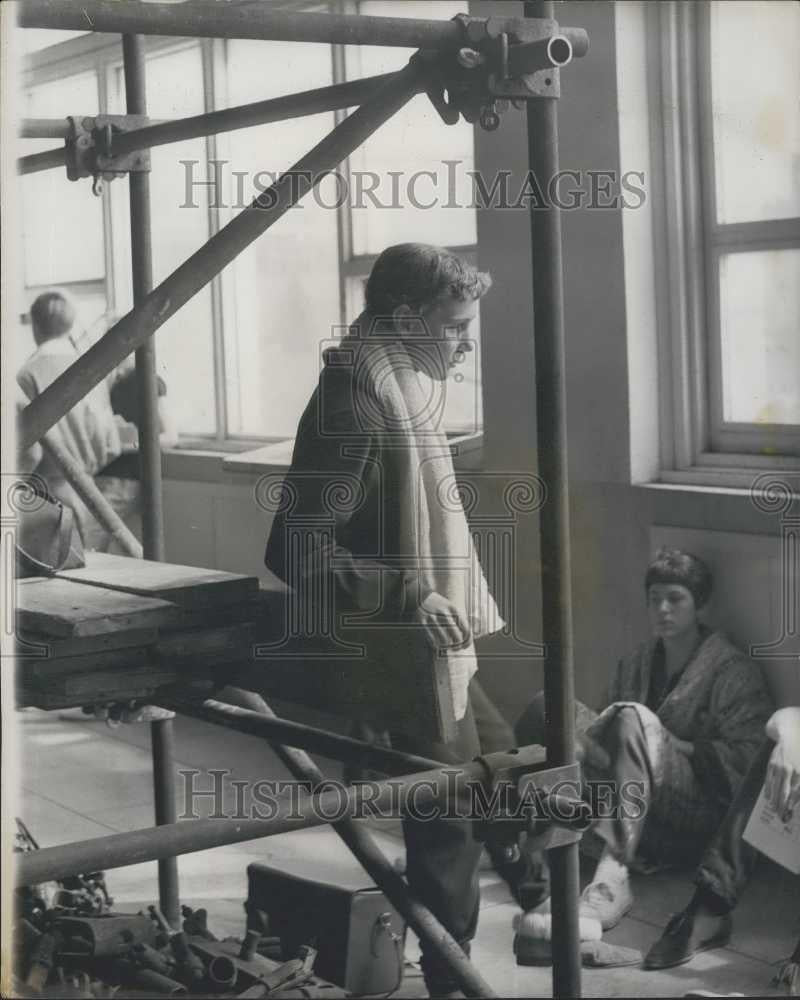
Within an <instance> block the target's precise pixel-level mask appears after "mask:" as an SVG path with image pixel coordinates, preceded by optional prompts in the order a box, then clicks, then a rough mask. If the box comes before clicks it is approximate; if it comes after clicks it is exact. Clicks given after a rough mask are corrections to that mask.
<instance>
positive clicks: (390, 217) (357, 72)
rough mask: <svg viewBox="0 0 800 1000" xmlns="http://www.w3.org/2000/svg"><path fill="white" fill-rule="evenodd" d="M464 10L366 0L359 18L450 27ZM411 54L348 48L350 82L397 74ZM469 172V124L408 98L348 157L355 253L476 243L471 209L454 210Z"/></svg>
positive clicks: (466, 190) (463, 198)
mask: <svg viewBox="0 0 800 1000" xmlns="http://www.w3.org/2000/svg"><path fill="white" fill-rule="evenodd" d="M423 7H424V12H423ZM463 8H464V4H463V3H461V2H455V3H453V2H434V3H426V4H424V5H420V4H418V3H414V2H402V0H369V2H365V3H360V4H359V13H361V14H374V15H379V16H384V17H419V16H424V17H426V18H433V19H441V20H449V19H450V18H452V17H453V16H454V15H455V14H458V13H459V11H462V10H463ZM412 54H413V49H396V48H388V47H385V48H378V47H374V46H361V45H358V46H356V45H351V46H348V48H347V49H346V60H347V62H346V66H347V76H348V79H351V80H354V79H358V78H359V77H362V76H373V75H375V74H377V73H388V72H392V71H393V70H397V69H401V68H402V67H403V66H404V65H405V64H406V63H407V62H408V59H409V57H410V56H411V55H412ZM445 161H451V165H450V166H449V167H448V165H447V164H446V163H445ZM452 161H455V163H452ZM473 166H474V143H473V127H472V125H469V124H468V123H467V122H464V121H459V122H458V124H457V125H445V124H444V122H443V121H442V120H441V118H440V117H439V114H438V112H437V111H436V110H435V109H434V107H433V105H432V104H431V102H430V100H429V99H428V98H427V97H426V96H425V95H424V94H421V95H418V96H417V97H415V98H413V100H411V101H410V102H409V103H408V104H407V105H406V106H405V107H404V108H403V109H402V111H400V112H398V113H397V114H396V115H394V116H393V117H392V118H391V119H390V120H389V121H388V122H387V123H386V124H385V125H383V126H382V127H381V128H380V129H379V130H378V132H376V133H375V135H373V136H372V137H371V138H370V139H369V140H368V141H367V142H366V143H364V145H363V146H361V147H360V148H359V149H358V150H356V152H355V153H354V154H353V155H352V156H351V157H350V169H351V172H352V183H351V192H350V193H351V199H350V203H351V205H352V206H353V207H352V220H353V252H354V253H355V254H373V253H380V251H381V250H383V249H384V247H386V246H388V245H390V244H392V243H402V242H406V241H412V242H413V241H420V242H429V243H439V244H442V245H444V246H457V245H467V244H472V243H474V242H475V240H476V238H477V237H476V231H477V230H476V222H475V211H474V209H468V208H465V207H455V206H466V205H469V204H470V202H471V199H472V187H471V180H470V178H469V176H468V174H467V171H470V170H472V169H473ZM390 171H394V172H395V175H396V176H395V178H394V179H393V178H392V176H391V174H390ZM431 172H432V173H433V176H431ZM393 185H396V189H394V188H393ZM373 186H374V193H373V194H370V193H369V190H370V188H372V187H373ZM448 204H453V206H454V207H446V206H447V205H448ZM390 206H394V207H390Z"/></svg>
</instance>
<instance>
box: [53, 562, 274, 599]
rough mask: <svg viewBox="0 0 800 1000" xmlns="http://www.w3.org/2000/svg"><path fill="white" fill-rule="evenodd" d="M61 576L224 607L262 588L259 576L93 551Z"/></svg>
mask: <svg viewBox="0 0 800 1000" xmlns="http://www.w3.org/2000/svg"><path fill="white" fill-rule="evenodd" d="M58 576H59V577H60V578H62V579H65V580H71V581H73V582H74V583H81V584H88V585H90V586H92V587H103V588H106V589H108V590H118V591H123V592H124V593H127V594H139V595H141V596H143V597H159V598H162V599H163V600H166V601H172V602H173V603H175V604H179V605H181V607H184V608H207V607H220V606H223V605H228V604H236V603H239V602H241V601H246V600H247V599H248V598H249V597H251V596H252V595H254V594H255V593H256V592H257V591H258V578H257V577H254V576H243V575H241V574H239V573H225V572H223V571H222V570H216V569H201V568H198V567H197V566H175V565H172V564H171V563H163V562H155V561H154V560H151V559H132V558H131V557H129V556H113V555H108V554H106V553H104V552H89V553H87V555H86V566H85V567H84V568H83V569H71V570H66V571H65V572H63V573H59V574H58Z"/></svg>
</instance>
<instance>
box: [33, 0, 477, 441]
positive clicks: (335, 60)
mask: <svg viewBox="0 0 800 1000" xmlns="http://www.w3.org/2000/svg"><path fill="white" fill-rule="evenodd" d="M280 6H283V7H293V8H298V7H299V8H302V9H306V10H308V9H311V10H320V9H330V10H334V11H336V12H340V13H345V12H346V13H354V12H357V10H358V6H359V5H358V3H357V2H356V0H330V2H328V3H320V2H306V0H301V2H300V3H297V2H296V0H295V2H292V3H280ZM191 47H197V48H198V49H199V51H200V56H201V60H202V74H203V97H204V107H205V110H206V111H212V110H215V107H216V106H220V105H221V106H225V104H226V95H227V68H228V43H227V40H226V39H222V38H219V39H218V38H213V39H212V38H208V39H197V38H192V37H172V36H170V37H159V36H147V37H146V38H145V51H146V54H147V55H151V54H154V53H158V54H167V53H168V52H171V51H180V50H181V49H184V48H191ZM329 48H330V53H331V60H332V82H333V83H334V84H336V83H341V82H345V81H346V80H347V74H346V64H345V50H344V47H343V46H341V45H331V46H329ZM121 67H122V44H121V41H120V39H119V37H118V36H109V35H94V34H87V35H85V36H83V37H78V38H73V39H69V40H67V41H63V42H58V43H55V44H53V45H51V46H48V47H47V48H44V49H40V50H38V51H36V52H33V53H30V54H28V55H26V56H25V61H24V68H23V73H22V86H23V88H25V89H28V88H32V87H36V86H38V85H40V84H43V83H47V82H50V81H53V80H58V79H60V78H63V77H65V76H71V75H73V74H75V73H80V72H94V73H95V75H96V79H97V88H98V113H100V114H106V113H109V105H110V99H111V95H112V93H113V92H114V88H115V86H116V83H115V76H116V75H117V74H118V73H119V72H120V70H121ZM70 111H73V112H74V113H79V112H81V111H83V109H80V108H75V109H70V108H66V109H65V116H66V114H68V113H69V112H70ZM347 113H348V112H347V109H340V110H338V111H335V112H334V121H335V124H337V125H338V124H339V122H341V121H342V120H343V119H344V118H345V117H346V116H347ZM220 148H223V149H224V140H223V142H222V143H221V142H220V141H219V140H218V137H217V136H216V135H209V136H207V137H206V153H207V156H208V159H209V161H210V162H211V161H213V160H216V159H218V158H219V156H220V153H219V150H220ZM340 170H341V171H342V172H343V173H344V174H345V176H346V177H348V178H349V176H350V170H351V167H350V159H349V157H348V158H347V159H346V160H345V161H343V163H342V164H341V166H340ZM204 196H205V197H206V198H207V203H206V204H207V211H208V225H209V238H211V237H213V236H214V235H215V234H216V233H217V232H218V231H219V230H220V229H221V228H222V227H223V226H225V225H226V224H227V222H228V221H230V219H231V218H232V217H233V214H235V213H234V211H233V209H231V208H230V207H229V206H227V205H226V204H225V203H223V204H222V205H220V206H215V205H214V203H213V198H212V189H211V188H210V187H209V188H207V189H206V192H205V195H201V197H204ZM101 197H102V215H103V246H104V260H105V277H104V287H105V295H106V301H107V308H108V311H109V312H110V313H114V312H116V311H117V302H118V301H119V295H118V289H119V287H120V283H121V282H124V281H126V280H127V276H126V275H123V274H122V270H121V269H122V261H121V259H120V257H121V256H122V255H121V254H120V252H119V249H118V246H117V245H115V244H118V242H119V241H118V239H116V240H115V236H117V233H116V227H117V226H118V225H119V221H118V220H117V219H115V213H114V211H113V210H112V203H111V192H110V190H109V185H108V184H106V185H104V186H103V191H102V195H101ZM336 225H337V245H338V282H339V302H340V320H341V323H342V325H345V324H346V323H347V322H348V321H350V320H352V318H353V317H352V316H350V315H348V288H349V285H350V283H351V282H352V280H353V278H356V277H366V276H367V275H368V273H369V270H370V269H371V267H372V264H373V263H374V261H375V259H376V257H377V254H356V253H354V252H353V220H352V208H351V206H350V204H349V203H348V202H345V203H344V204H343V205H341V206H340V207H339V208H338V209H337V218H336ZM451 249H452V250H454V252H457V253H461V254H463V255H464V256H465V257H466V258H467V259H468V260H470V261H471V262H473V263H476V262H477V256H478V248H477V245H476V244H469V245H464V246H457V247H452V248H451ZM232 282H233V274H232V272H231V271H230V269H226V270H225V271H223V272H222V273H221V274H217V275H215V276H214V278H212V280H211V282H210V295H211V313H212V315H211V328H212V351H213V364H214V393H215V405H214V412H215V431H214V433H213V434H198V433H181V434H180V437H179V443H178V447H179V448H180V449H181V450H183V449H198V450H203V451H208V450H210V449H213V450H215V451H219V452H229V453H230V452H247V451H251V450H254V449H255V450H262V449H263V448H265V447H266V446H269V445H271V444H275V443H279V442H282V441H285V440H286V435H285V434H284V435H269V434H265V435H263V436H261V435H259V436H253V435H243V434H236V433H232V432H231V431H230V430H229V429H228V424H229V421H228V390H227V373H226V367H225V362H226V331H227V335H228V336H229V335H230V329H231V324H233V329H235V321H234V319H233V311H232V306H231V302H232V295H231V293H232ZM98 284H103V282H98ZM454 433H458V432H457V431H456V432H454ZM481 436H482V429H479V430H478V432H476V433H474V434H470V435H466V436H465V435H463V434H458V437H459V440H460V441H461V442H462V443H464V444H466V443H467V440H468V439H469V441H470V442H473V443H474V442H478V441H479V440H480V439H481Z"/></svg>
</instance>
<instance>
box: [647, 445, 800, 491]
mask: <svg viewBox="0 0 800 1000" xmlns="http://www.w3.org/2000/svg"><path fill="white" fill-rule="evenodd" d="M780 479H786V480H787V481H788V482H789V483H790V484H791V485H792V486H793V487H794V488H795V489H797V488H798V487H800V459H797V458H794V457H791V456H785V455H735V454H724V453H722V452H716V453H709V454H702V455H700V456H698V462H697V464H696V465H693V466H692V467H691V468H688V469H664V470H662V472H661V474H660V476H659V480H660V481H659V482H658V483H654V484H652V485H655V486H659V485H672V486H687V487H692V488H701V489H702V488H706V489H709V490H711V489H716V488H720V489H732V490H741V491H744V492H748V493H749V491H750V490H751V489H752V488H753V486H754V485H755V484H756V483H759V484H760V485H761V486H762V487H763V484H764V483H765V482H766V481H767V480H780Z"/></svg>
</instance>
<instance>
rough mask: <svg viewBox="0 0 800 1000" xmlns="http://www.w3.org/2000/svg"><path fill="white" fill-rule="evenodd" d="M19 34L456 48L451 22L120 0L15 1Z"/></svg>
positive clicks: (458, 33) (459, 40)
mask: <svg viewBox="0 0 800 1000" xmlns="http://www.w3.org/2000/svg"><path fill="white" fill-rule="evenodd" d="M18 10H19V24H20V26H21V27H23V28H61V29H68V30H72V31H106V32H120V33H122V34H126V33H131V32H135V33H137V34H142V35H180V36H191V37H196V38H260V39H270V40H273V41H286V42H323V43H329V44H333V45H388V46H395V47H399V48H408V49H422V48H424V49H442V48H457V47H458V46H459V45H462V44H464V38H465V36H464V30H463V28H462V26H461V24H459V23H458V22H457V21H436V20H432V19H420V18H405V17H369V16H365V15H359V14H325V13H315V12H299V11H286V10H272V9H271V7H270V5H269V4H262V3H246V4H234V3H213V2H202V0H199V2H198V0H189V2H188V3H178V4H176V3H150V2H142V0H126V2H125V3H117V2H108V0H19V3H18Z"/></svg>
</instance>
